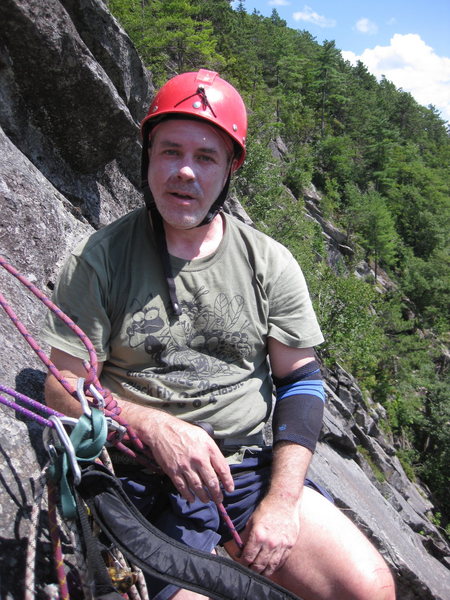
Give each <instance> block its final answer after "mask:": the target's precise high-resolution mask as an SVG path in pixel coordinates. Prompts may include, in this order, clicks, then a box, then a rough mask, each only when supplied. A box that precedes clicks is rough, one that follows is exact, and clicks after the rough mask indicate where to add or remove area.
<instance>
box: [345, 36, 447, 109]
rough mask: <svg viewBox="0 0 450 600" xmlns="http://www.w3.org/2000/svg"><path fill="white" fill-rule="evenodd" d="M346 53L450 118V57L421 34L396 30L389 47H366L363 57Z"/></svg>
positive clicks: (372, 71) (347, 57) (377, 74)
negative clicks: (427, 42)
mask: <svg viewBox="0 0 450 600" xmlns="http://www.w3.org/2000/svg"><path fill="white" fill-rule="evenodd" d="M342 56H343V58H344V59H345V60H348V61H350V62H351V63H352V64H355V63H356V61H357V60H360V61H361V62H363V63H364V64H365V65H366V67H367V69H368V70H369V71H370V72H371V73H373V74H374V75H375V76H376V77H378V78H380V77H381V75H384V76H385V77H386V79H388V80H389V81H392V82H393V83H394V84H395V85H396V86H397V87H398V88H402V89H403V90H404V91H406V92H410V93H411V94H412V96H414V98H415V99H416V100H417V102H419V104H422V105H424V106H428V105H430V104H432V105H433V106H435V107H436V108H437V109H438V110H439V111H440V112H441V117H442V118H443V119H444V120H446V121H450V58H448V57H446V56H438V55H437V54H436V53H435V51H434V50H433V48H431V46H428V45H427V44H426V43H425V42H424V41H423V40H422V39H421V37H420V36H419V35H417V34H415V33H408V34H406V35H402V34H400V33H396V34H394V36H393V37H392V39H391V41H390V45H389V46H375V48H366V50H364V52H363V53H362V54H361V55H360V56H357V55H356V54H355V53H354V52H350V51H344V52H342Z"/></svg>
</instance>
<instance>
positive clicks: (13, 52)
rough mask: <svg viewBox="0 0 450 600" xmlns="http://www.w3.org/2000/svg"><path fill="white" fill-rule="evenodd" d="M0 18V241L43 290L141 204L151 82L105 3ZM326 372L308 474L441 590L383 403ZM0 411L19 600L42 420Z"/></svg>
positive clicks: (5, 543) (7, 360)
mask: <svg viewBox="0 0 450 600" xmlns="http://www.w3.org/2000/svg"><path fill="white" fill-rule="evenodd" d="M0 23H1V25H0V34H1V40H0V125H1V128H2V129H1V130H0V155H1V166H0V202H1V209H2V220H1V223H0V240H1V242H0V252H1V254H2V255H3V256H4V257H5V258H6V259H7V260H9V261H10V262H11V263H12V264H13V265H14V266H15V267H16V268H17V269H18V270H19V271H20V272H21V273H22V274H24V275H25V276H27V277H28V278H29V279H30V280H31V281H32V282H33V283H35V284H36V285H37V286H38V287H39V288H40V289H42V290H43V291H45V292H46V293H47V294H51V289H52V286H53V283H54V281H55V278H56V276H57V273H58V270H59V268H60V266H61V264H62V262H63V260H64V258H65V256H67V254H68V251H69V249H70V248H72V247H73V246H74V244H75V243H76V242H77V240H79V239H81V238H82V237H84V236H85V235H86V234H88V233H89V232H91V231H93V229H94V228H98V227H99V226H101V225H104V224H106V223H108V222H110V221H111V220H113V219H115V218H116V217H117V216H119V215H122V214H124V213H125V212H127V211H129V210H130V209H132V208H134V207H135V206H137V205H139V204H140V203H141V202H142V199H141V195H140V193H139V191H138V186H139V168H138V165H139V156H140V154H139V153H140V143H139V133H138V123H139V121H140V119H141V118H142V117H143V115H144V114H145V111H146V108H147V106H148V104H149V100H150V96H151V94H152V92H153V88H152V83H151V79H150V77H149V74H148V73H147V72H146V70H145V69H144V67H143V65H142V63H141V61H140V59H139V57H138V55H137V53H136V51H135V50H134V48H133V46H132V44H131V42H130V41H129V39H128V37H127V36H126V34H125V33H124V32H123V31H122V29H121V28H120V27H119V26H118V24H117V22H116V21H115V20H114V19H113V18H112V17H111V16H110V14H109V13H108V11H107V9H106V7H105V5H104V4H103V3H102V2H100V0H78V1H76V0H64V1H62V2H58V1H57V0H46V1H45V2H41V1H40V0H4V1H3V2H2V3H1V5H0ZM309 201H310V203H311V204H314V198H310V199H309ZM312 215H313V217H315V218H317V216H318V215H317V210H316V214H314V211H313V212H312ZM326 235H327V236H329V239H330V248H331V247H333V248H334V250H333V251H339V244H341V245H342V243H341V242H340V241H339V232H335V233H333V229H332V227H331V226H329V225H326ZM340 251H343V252H345V251H346V250H345V248H341V249H340ZM0 290H1V292H2V293H3V294H4V295H5V296H6V298H7V299H8V301H9V302H10V303H11V305H12V306H13V307H14V309H15V311H16V312H17V313H18V315H19V317H20V318H21V320H22V321H23V322H24V323H25V325H26V326H27V328H28V329H29V331H30V332H31V334H32V335H34V336H35V337H36V338H37V339H39V332H40V329H41V326H42V321H43V317H44V313H45V310H44V307H43V306H42V305H40V304H39V303H38V302H37V301H36V300H35V299H34V298H33V297H31V296H30V294H29V293H28V292H27V291H26V290H25V289H24V288H22V287H21V286H20V285H19V284H18V283H17V282H16V281H15V280H14V279H13V278H12V277H11V276H10V275H8V274H7V273H6V272H4V271H3V270H1V272H0ZM0 341H1V347H2V352H1V356H0V383H1V384H3V385H9V386H12V387H15V388H16V389H17V390H19V391H21V392H23V393H26V394H28V395H29V396H31V397H34V398H37V399H41V398H42V383H43V380H44V376H45V375H44V369H43V366H42V364H41V363H40V361H39V359H38V358H37V357H36V356H35V355H34V354H33V353H32V351H31V349H30V348H29V347H28V346H27V344H26V343H25V342H24V340H23V339H22V338H21V336H20V335H19V334H18V332H17V331H16V330H15V328H14V327H13V325H12V324H11V323H10V321H9V320H8V319H7V317H6V316H5V315H3V316H1V317H0ZM44 349H45V350H47V348H44ZM326 376H327V391H328V404H327V409H326V415H325V423H324V428H323V432H322V438H321V442H320V443H319V447H318V450H317V453H316V455H315V458H314V461H313V464H312V467H311V476H312V477H313V478H315V479H316V480H317V481H318V482H319V483H322V484H323V485H325V487H327V489H328V490H329V491H330V492H331V493H332V494H333V495H334V496H335V498H336V501H337V504H338V505H339V506H340V507H342V508H343V509H344V510H345V511H346V512H347V513H348V514H349V515H350V517H351V518H353V519H354V520H355V521H356V522H357V523H358V525H359V526H360V527H361V528H362V529H363V530H364V531H365V532H366V533H367V534H368V535H369V536H370V537H371V538H372V540H373V542H374V543H375V545H376V546H377V547H378V548H379V549H380V550H381V552H382V553H383V555H384V556H385V557H386V559H387V561H388V562H389V564H390V565H391V567H392V569H393V571H394V573H395V575H396V580H397V586H398V597H399V600H428V599H430V600H431V599H436V600H449V599H450V592H449V589H450V572H449V566H450V563H449V560H450V559H449V556H450V549H449V548H448V546H447V545H446V543H445V541H444V539H443V538H442V537H441V536H440V534H439V531H438V530H437V529H436V527H435V526H434V525H433V524H432V522H431V521H430V520H429V518H428V517H429V515H430V509H431V508H432V504H431V502H430V500H429V498H428V496H427V493H426V490H424V489H423V488H421V487H419V486H418V485H417V484H415V483H413V482H411V481H409V479H408V478H407V476H406V474H405V473H404V471H403V469H402V467H401V465H400V463H399V461H398V459H397V458H396V456H395V453H394V450H393V445H392V440H391V439H389V437H387V436H386V435H385V434H384V433H383V431H382V430H381V428H380V426H379V423H380V419H381V417H382V416H383V408H382V407H381V406H379V405H375V404H371V403H370V402H368V401H366V402H364V401H363V398H362V394H361V391H360V389H359V388H358V384H357V382H356V381H355V380H354V379H353V378H352V377H351V375H349V374H348V373H345V372H344V371H342V370H340V369H337V370H336V371H335V372H333V373H331V372H330V373H327V374H326ZM1 414H2V418H3V428H2V436H1V441H0V451H1V453H2V457H3V468H2V473H1V478H0V496H1V506H2V513H1V533H0V555H1V559H0V560H1V564H0V586H1V597H2V598H19V597H22V596H23V591H22V582H21V580H22V573H23V572H24V568H25V567H24V564H25V563H24V553H25V549H26V544H27V537H28V534H29V523H30V507H31V505H32V502H33V500H32V499H33V496H32V493H33V489H34V483H33V480H34V479H35V478H36V477H37V476H38V474H39V471H40V467H41V465H42V464H43V461H44V460H45V456H44V450H43V446H42V428H41V427H40V426H38V425H35V424H33V423H30V422H29V421H27V420H25V419H23V418H22V417H18V416H17V415H16V414H15V413H14V412H13V411H12V410H11V409H9V408H4V407H3V406H2V407H1ZM38 553H39V556H38V561H39V563H38V564H39V569H38V571H39V572H38V581H37V583H38V594H37V597H39V594H40V595H41V597H43V592H42V590H43V589H44V587H45V585H46V584H48V583H51V582H52V581H54V579H53V574H52V569H51V565H50V554H51V553H50V547H49V541H48V539H47V535H46V533H45V528H44V531H43V533H41V535H40V539H39V544H38ZM255 600H256V599H255Z"/></svg>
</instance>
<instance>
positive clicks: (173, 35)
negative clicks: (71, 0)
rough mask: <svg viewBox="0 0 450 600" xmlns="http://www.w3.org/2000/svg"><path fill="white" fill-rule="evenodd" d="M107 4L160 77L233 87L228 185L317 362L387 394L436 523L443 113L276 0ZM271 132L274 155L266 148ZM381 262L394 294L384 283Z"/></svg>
mask: <svg viewBox="0 0 450 600" xmlns="http://www.w3.org/2000/svg"><path fill="white" fill-rule="evenodd" d="M108 4H109V7H110V9H111V10H112V11H113V13H114V14H115V15H116V16H117V18H118V19H119V20H120V21H121V23H122V24H123V26H124V27H125V28H126V30H127V31H128V33H129V34H130V36H131V37H132V39H133V40H134V43H135V45H136V47H137V48H138V50H139V52H140V54H141V56H142V58H143V60H144V62H145V64H146V65H147V66H148V68H149V69H150V71H151V73H152V75H153V78H154V80H155V83H156V85H158V84H160V83H162V82H163V80H165V79H166V78H167V77H170V76H172V75H174V74H176V73H180V72H183V71H188V70H195V69H198V68H200V67H204V68H210V69H213V70H218V71H220V72H221V74H222V75H223V76H224V77H225V78H226V79H228V80H229V81H231V83H233V84H234V85H236V86H237V87H238V89H239V90H240V91H241V93H242V95H243V96H244V99H245V101H246V105H247V107H248V109H249V115H250V135H249V140H248V150H249V151H248V160H247V161H246V163H245V166H244V167H243V169H242V170H241V171H240V174H239V177H238V178H237V179H236V181H235V183H234V193H236V194H237V195H238V197H239V198H240V200H241V201H242V203H243V204H244V206H245V207H246V209H247V210H248V212H249V213H250V215H251V217H252V218H253V219H254V221H255V223H256V225H257V226H258V227H260V228H261V229H262V230H263V231H265V232H267V233H268V234H269V235H272V236H274V237H275V238H277V239H278V240H280V241H282V242H283V243H284V244H285V245H286V246H288V247H289V248H290V249H291V251H292V252H293V254H294V255H295V256H296V258H297V259H298V260H299V262H300V264H301V265H302V268H303V270H304V272H305V275H306V278H307V281H308V283H309V286H310V290H311V294H312V297H313V302H314V305H315V308H316V310H317V313H318V316H319V319H320V322H321V325H322V328H323V330H324V331H325V335H326V342H325V344H324V345H323V347H322V348H321V350H320V352H321V355H322V358H323V360H325V361H326V363H327V364H329V365H332V364H333V363H334V362H336V361H339V363H341V364H342V365H344V366H345V367H346V368H348V369H349V370H351V371H352V372H353V373H355V374H356V375H357V376H358V377H359V378H360V381H361V382H362V384H363V385H364V386H365V388H366V389H367V390H368V391H369V392H370V393H371V394H372V395H373V396H374V397H375V399H376V400H377V401H379V402H381V403H383V404H384V406H385V407H386V409H387V413H388V416H389V426H390V428H391V430H392V431H393V432H394V434H395V437H396V443H397V445H398V446H400V452H399V456H400V458H401V460H402V463H403V464H404V466H405V468H406V469H408V472H409V473H410V475H411V476H413V475H414V473H416V474H417V475H418V476H420V477H421V478H422V479H423V480H424V481H425V482H426V483H427V484H428V485H429V486H430V487H431V488H432V490H433V493H434V495H435V498H436V500H437V501H438V502H439V503H440V506H439V508H440V512H441V514H442V517H441V520H442V523H443V525H444V526H445V524H446V523H448V522H449V520H450V508H449V505H448V503H447V493H448V490H447V489H446V486H447V485H448V479H449V465H450V450H449V444H450V431H449V422H450V415H449V411H450V399H449V397H448V352H447V349H446V348H445V344H446V343H448V330H449V311H448V298H449V296H450V294H449V280H450V260H449V244H448V232H449V230H450V227H449V206H450V203H449V197H450V139H449V131H448V129H447V128H446V126H445V123H444V122H443V121H442V119H441V118H440V116H439V114H438V112H437V111H436V110H435V109H434V108H433V107H429V108H424V107H422V106H419V105H418V104H417V103H416V102H415V100H414V99H413V98H412V96H411V95H410V94H408V93H407V92H404V91H402V90H397V89H396V88H395V86H394V85H393V84H392V83H391V82H390V81H388V80H386V79H385V78H383V79H382V80H381V81H380V82H377V80H376V79H375V77H373V76H372V75H371V74H370V73H369V72H368V71H367V69H366V67H365V66H364V65H363V64H362V63H360V62H359V63H358V64H357V65H356V66H352V65H350V64H349V63H348V62H345V61H344V60H343V59H342V57H341V54H340V52H339V50H338V49H337V48H336V46H335V44H334V42H333V41H325V42H324V43H323V44H321V45H320V44H318V43H317V42H316V41H315V39H314V38H313V37H312V36H311V35H310V34H309V33H308V32H307V31H299V30H293V29H290V28H288V27H287V26H286V23H285V22H284V21H283V20H282V19H280V17H279V15H278V13H277V12H276V11H275V10H274V11H273V12H272V15H271V17H269V18H266V17H263V16H262V15H261V14H259V13H258V12H257V11H255V12H253V14H248V13H247V12H246V10H245V2H240V3H238V5H237V8H236V9H235V10H233V8H232V7H231V2H229V1H228V0H215V1H214V2H208V1H207V0H109V2H108ZM278 137H281V138H282V140H283V141H284V143H285V144H286V145H287V152H286V153H285V155H284V156H283V158H282V159H279V158H277V159H276V158H274V156H273V154H272V152H271V149H270V147H271V145H272V144H273V142H274V140H276V139H277V138H278ZM311 182H312V183H314V184H315V185H316V187H318V188H319V189H320V191H321V195H322V198H323V200H322V203H321V206H320V209H321V210H322V213H323V216H324V217H325V218H328V219H332V220H333V221H334V222H335V223H336V224H337V225H339V226H340V227H341V228H342V229H343V230H344V232H345V235H346V244H347V245H350V246H352V247H353V248H354V254H353V257H352V258H349V259H346V260H343V259H341V260H338V261H337V262H336V261H334V260H333V261H332V264H331V263H330V259H329V256H328V252H327V247H326V243H325V240H324V237H323V235H322V232H321V229H320V227H319V226H318V224H317V223H315V222H314V221H312V220H311V219H309V218H308V217H307V215H306V212H305V208H304V205H303V201H302V195H303V189H304V188H305V187H306V186H308V185H309V184H310V183H311ZM285 186H288V188H289V190H290V192H289V191H287V190H286V187H285ZM362 256H364V257H365V258H366V259H367V260H368V261H369V264H370V265H371V267H372V269H373V276H372V277H369V278H368V279H367V281H364V280H363V279H361V278H358V277H356V276H355V275H354V274H353V271H354V269H355V266H356V264H357V262H358V260H359V259H360V258H361V257H362ZM384 271H388V272H389V275H390V277H391V278H392V279H393V280H394V283H393V284H391V286H390V287H389V291H385V289H384V288H382V287H380V286H379V285H378V279H379V277H380V276H382V275H383V272H384ZM383 276H384V275H383Z"/></svg>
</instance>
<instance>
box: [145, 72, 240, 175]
mask: <svg viewBox="0 0 450 600" xmlns="http://www.w3.org/2000/svg"><path fill="white" fill-rule="evenodd" d="M170 114H174V115H175V114H176V115H186V116H189V117H194V118H198V119H205V120H206V121H208V122H209V123H211V124H212V125H216V127H219V128H220V129H222V130H223V131H225V132H226V133H227V134H228V135H229V136H230V137H231V139H232V140H233V141H234V142H235V146H237V165H236V169H238V168H239V167H240V166H241V165H242V163H243V162H244V158H245V141H246V136H247V112H246V110H245V104H244V101H243V100H242V98H241V96H240V94H239V93H238V92H237V90H236V89H235V88H234V87H233V86H232V85H231V84H229V83H228V82H227V81H225V80H224V79H222V78H221V77H219V75H218V73H215V72H214V71H208V70H207V69H200V71H198V72H193V73H183V74H181V75H176V76H175V77H173V78H172V79H169V81H168V82H167V83H166V84H165V85H163V87H162V88H161V89H160V90H159V92H158V93H157V94H156V96H155V98H154V100H153V102H152V103H151V106H150V108H149V111H148V114H147V116H146V117H145V119H144V120H143V121H142V123H141V130H142V133H143V135H146V134H147V131H148V128H149V127H150V126H151V124H152V119H155V122H156V121H159V120H160V119H161V117H164V116H166V115H170Z"/></svg>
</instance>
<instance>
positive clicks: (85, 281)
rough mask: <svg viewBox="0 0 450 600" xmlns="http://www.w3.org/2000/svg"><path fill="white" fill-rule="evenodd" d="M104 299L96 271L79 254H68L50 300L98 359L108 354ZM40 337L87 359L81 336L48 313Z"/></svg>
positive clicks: (107, 322) (109, 327)
mask: <svg viewBox="0 0 450 600" xmlns="http://www.w3.org/2000/svg"><path fill="white" fill-rule="evenodd" d="M105 298H106V292H105V289H104V286H102V284H101V282H100V280H99V277H98V275H97V273H96V272H95V270H94V269H93V268H92V267H91V266H90V265H89V264H87V262H86V261H85V260H84V259H83V258H82V257H80V256H76V255H71V256H70V258H69V259H68V261H67V262H66V264H65V266H64V267H63V270H62V272H61V274H60V277H59V279H58V282H57V284H56V287H55V290H54V293H53V298H52V299H53V302H54V303H55V304H56V305H57V306H58V307H59V308H60V309H61V310H62V311H63V312H64V313H65V314H66V315H67V316H69V317H70V318H71V319H72V320H73V321H74V322H75V323H76V325H78V327H80V328H81V329H82V330H83V332H84V333H85V334H86V335H87V336H88V338H89V339H90V341H91V342H92V344H93V345H94V348H95V350H96V352H97V359H98V360H99V361H104V360H106V358H107V357H108V349H109V337H110V332H111V324H110V320H109V318H108V315H107V311H106V308H105V305H106V301H105ZM42 337H43V339H44V340H45V341H46V342H48V343H49V344H50V345H51V346H52V347H54V348H57V349H58V350H62V351H64V352H67V353H68V354H70V355H72V356H76V357H77V358H83V359H88V352H87V350H86V347H85V345H84V344H83V342H82V341H81V340H80V338H79V337H78V336H77V335H76V334H75V333H74V332H73V331H72V330H71V329H70V328H69V327H68V326H67V325H65V324H64V323H63V321H61V319H59V318H58V317H57V316H56V315H54V314H53V313H51V312H49V313H48V315H47V319H46V323H45V327H44V330H43V332H42Z"/></svg>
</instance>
